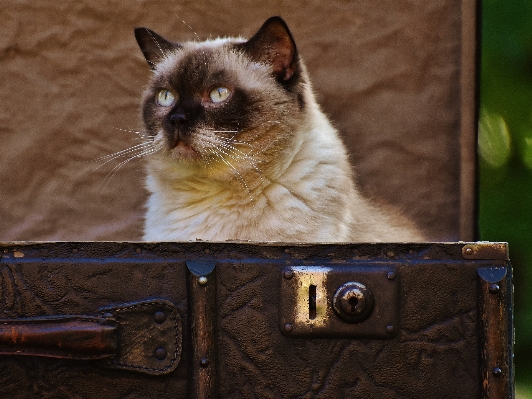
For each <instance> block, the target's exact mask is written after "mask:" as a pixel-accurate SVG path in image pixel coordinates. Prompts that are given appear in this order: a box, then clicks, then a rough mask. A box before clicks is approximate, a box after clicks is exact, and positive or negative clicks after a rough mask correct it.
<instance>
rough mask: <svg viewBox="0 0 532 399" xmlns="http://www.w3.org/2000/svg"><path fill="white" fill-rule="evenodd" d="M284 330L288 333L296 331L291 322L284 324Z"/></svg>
mask: <svg viewBox="0 0 532 399" xmlns="http://www.w3.org/2000/svg"><path fill="white" fill-rule="evenodd" d="M284 331H285V332H287V333H291V332H292V331H294V326H293V325H292V324H290V323H286V324H285V325H284Z"/></svg>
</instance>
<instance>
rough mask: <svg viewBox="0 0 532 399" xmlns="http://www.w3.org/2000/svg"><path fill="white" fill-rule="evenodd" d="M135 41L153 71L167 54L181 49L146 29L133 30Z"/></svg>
mask: <svg viewBox="0 0 532 399" xmlns="http://www.w3.org/2000/svg"><path fill="white" fill-rule="evenodd" d="M135 39H137V43H138V44H139V47H140V49H141V50H142V53H143V54H144V58H146V61H148V64H149V65H150V68H151V69H154V68H155V65H156V64H158V63H159V62H160V61H161V60H162V59H163V58H164V57H165V56H166V55H167V54H168V53H170V52H172V51H175V50H176V49H178V48H180V47H181V46H180V45H179V44H177V43H173V42H171V41H169V40H166V39H165V38H164V37H162V36H160V35H158V34H157V33H155V32H154V31H152V30H150V29H148V28H135Z"/></svg>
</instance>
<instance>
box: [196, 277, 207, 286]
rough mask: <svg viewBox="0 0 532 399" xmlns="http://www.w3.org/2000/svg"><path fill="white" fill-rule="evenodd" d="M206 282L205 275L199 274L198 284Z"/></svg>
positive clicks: (205, 283)
mask: <svg viewBox="0 0 532 399" xmlns="http://www.w3.org/2000/svg"><path fill="white" fill-rule="evenodd" d="M207 282H208V280H207V277H205V276H201V277H199V278H198V284H199V285H207Z"/></svg>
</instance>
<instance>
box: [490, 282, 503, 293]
mask: <svg viewBox="0 0 532 399" xmlns="http://www.w3.org/2000/svg"><path fill="white" fill-rule="evenodd" d="M488 290H489V292H490V293H491V294H498V293H499V290H500V287H499V285H498V284H490V286H489V287H488Z"/></svg>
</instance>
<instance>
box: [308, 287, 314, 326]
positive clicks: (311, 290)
mask: <svg viewBox="0 0 532 399" xmlns="http://www.w3.org/2000/svg"><path fill="white" fill-rule="evenodd" d="M308 318H309V319H310V320H314V319H315V318H316V286H315V285H309V287H308Z"/></svg>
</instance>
